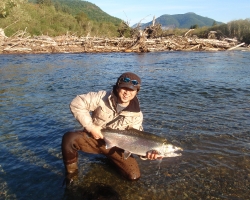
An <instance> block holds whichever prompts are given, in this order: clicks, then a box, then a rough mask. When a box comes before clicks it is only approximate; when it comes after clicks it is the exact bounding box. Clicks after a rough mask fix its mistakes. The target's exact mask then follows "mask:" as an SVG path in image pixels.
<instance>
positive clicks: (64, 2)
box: [29, 0, 122, 25]
mask: <svg viewBox="0 0 250 200" xmlns="http://www.w3.org/2000/svg"><path fill="white" fill-rule="evenodd" d="M29 2H32V3H40V4H44V5H54V7H55V8H56V9H57V10H60V11H63V12H66V13H69V14H71V15H73V16H76V15H78V14H80V13H84V14H86V15H87V17H88V19H90V20H93V21H96V22H109V23H113V24H115V25H118V24H120V23H121V21H122V20H121V19H119V18H116V17H113V16H111V15H109V14H107V13H106V12H104V11H103V10H101V9H100V8H99V7H98V6H96V5H95V4H93V3H90V2H88V1H82V0H29Z"/></svg>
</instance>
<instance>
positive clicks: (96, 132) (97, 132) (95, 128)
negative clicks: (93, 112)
mask: <svg viewBox="0 0 250 200" xmlns="http://www.w3.org/2000/svg"><path fill="white" fill-rule="evenodd" d="M101 129H102V127H101V126H93V128H92V129H91V131H90V133H91V134H92V136H93V138H95V139H96V140H97V139H103V135H102V133H101Z"/></svg>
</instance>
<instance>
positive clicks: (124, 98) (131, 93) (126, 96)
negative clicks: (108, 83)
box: [117, 87, 137, 106]
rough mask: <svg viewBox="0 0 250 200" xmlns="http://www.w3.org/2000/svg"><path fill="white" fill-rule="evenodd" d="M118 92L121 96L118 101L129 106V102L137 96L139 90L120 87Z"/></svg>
mask: <svg viewBox="0 0 250 200" xmlns="http://www.w3.org/2000/svg"><path fill="white" fill-rule="evenodd" d="M117 93H118V96H119V99H118V103H120V104H122V105H123V106H128V104H129V102H130V101H131V100H132V99H133V98H134V97H135V95H136V94H137V90H132V89H129V88H125V87H124V88H118V89H117Z"/></svg>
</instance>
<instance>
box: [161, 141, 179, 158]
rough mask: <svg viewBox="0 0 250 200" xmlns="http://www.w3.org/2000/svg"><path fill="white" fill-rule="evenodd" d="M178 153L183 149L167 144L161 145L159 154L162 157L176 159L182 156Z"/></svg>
mask: <svg viewBox="0 0 250 200" xmlns="http://www.w3.org/2000/svg"><path fill="white" fill-rule="evenodd" d="M180 151H183V149H182V148H180V147H177V146H175V145H173V144H169V143H163V144H162V147H161V148H160V150H159V153H160V155H161V156H163V157H176V156H181V155H182V154H181V153H180Z"/></svg>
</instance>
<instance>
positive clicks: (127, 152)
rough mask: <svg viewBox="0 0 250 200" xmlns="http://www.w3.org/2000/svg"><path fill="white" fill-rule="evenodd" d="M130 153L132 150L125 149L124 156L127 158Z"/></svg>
mask: <svg viewBox="0 0 250 200" xmlns="http://www.w3.org/2000/svg"><path fill="white" fill-rule="evenodd" d="M130 155H131V152H129V151H126V150H125V151H124V154H123V156H124V158H125V159H127V158H128V157H129V156H130Z"/></svg>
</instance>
